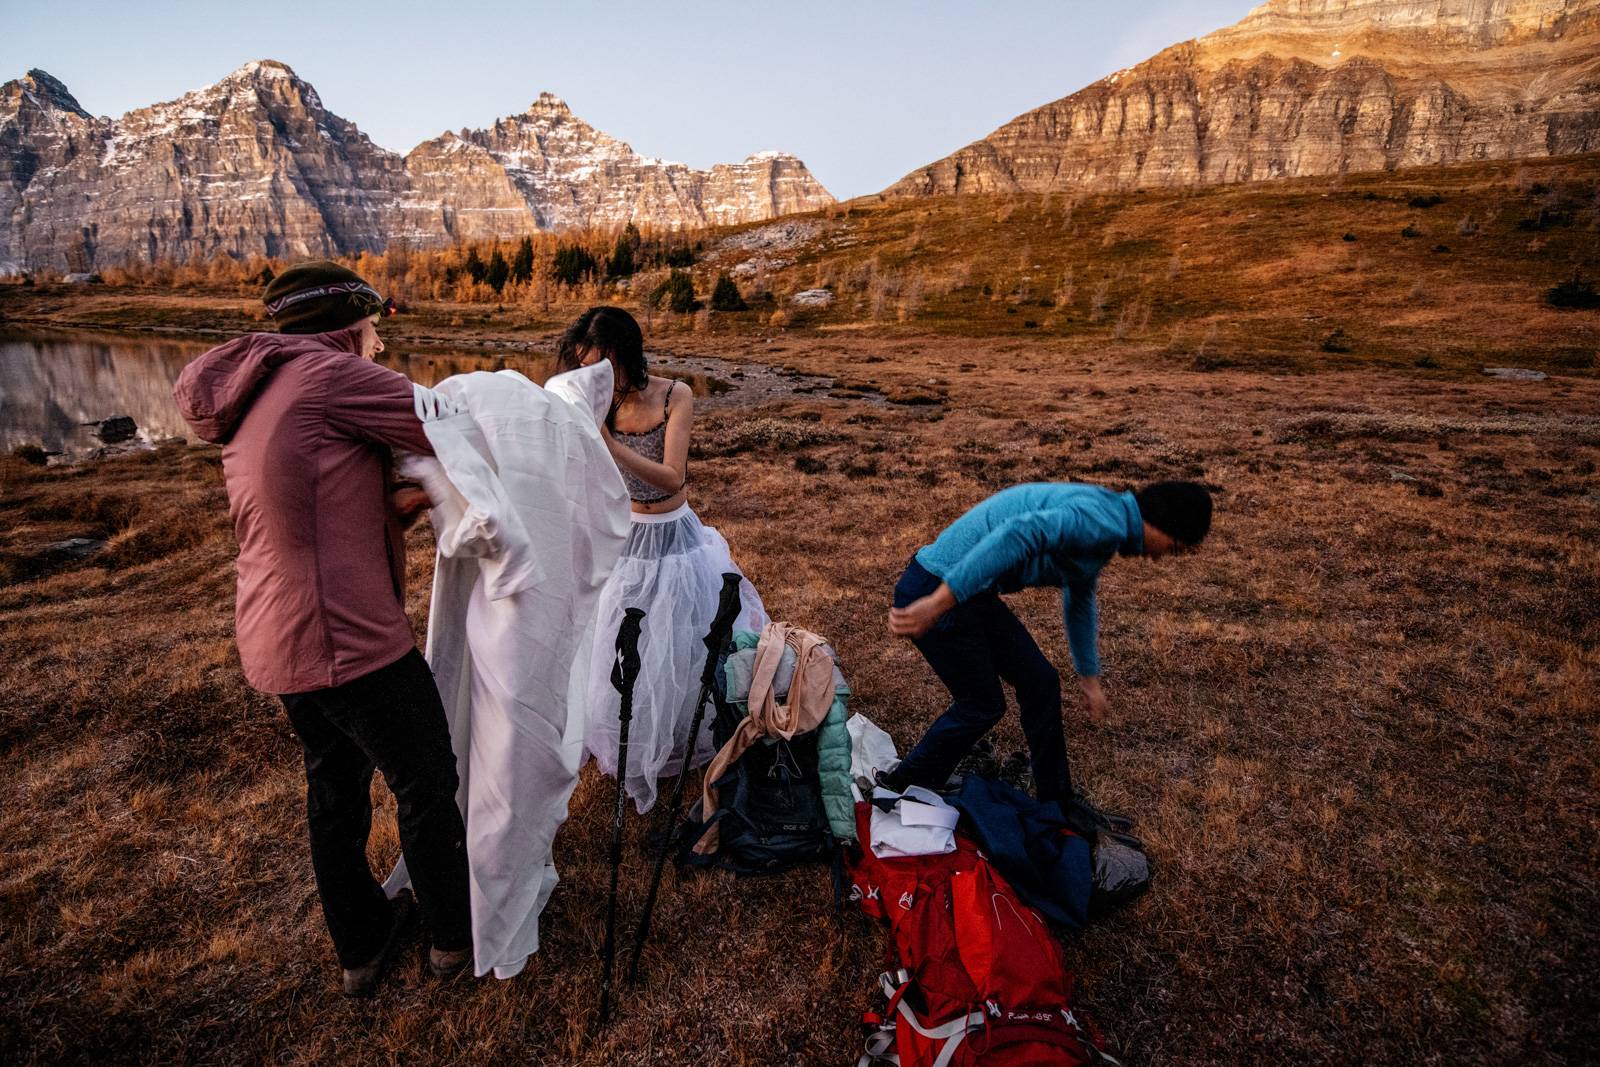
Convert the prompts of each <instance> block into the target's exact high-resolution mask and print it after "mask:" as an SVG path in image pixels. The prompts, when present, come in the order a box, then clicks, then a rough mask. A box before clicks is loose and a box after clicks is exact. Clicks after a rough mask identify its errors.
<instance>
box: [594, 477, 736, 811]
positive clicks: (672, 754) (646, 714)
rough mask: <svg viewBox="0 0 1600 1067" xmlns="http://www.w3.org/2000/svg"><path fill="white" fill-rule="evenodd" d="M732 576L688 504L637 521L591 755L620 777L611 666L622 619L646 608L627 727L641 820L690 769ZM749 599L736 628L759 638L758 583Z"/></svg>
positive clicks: (604, 643) (706, 735) (729, 562)
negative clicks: (714, 629) (693, 732)
mask: <svg viewBox="0 0 1600 1067" xmlns="http://www.w3.org/2000/svg"><path fill="white" fill-rule="evenodd" d="M727 571H733V572H739V568H738V566H737V565H735V564H734V562H733V557H732V555H731V554H730V553H729V551H728V543H727V542H726V541H724V540H723V539H722V535H721V534H719V533H717V531H716V530H713V529H712V528H711V527H709V526H706V525H704V524H703V523H701V521H700V519H699V517H698V516H696V515H695V513H694V512H693V511H692V510H691V509H690V507H689V505H688V504H684V505H683V506H682V507H679V508H676V509H674V510H673V511H669V512H666V513H664V514H660V515H638V514H636V515H634V516H633V525H632V529H631V531H630V532H629V534H628V543H627V546H626V547H625V548H624V549H623V551H622V558H621V559H619V560H618V561H617V565H616V569H615V570H613V571H612V574H611V578H610V580H609V581H607V582H606V585H605V588H604V589H603V590H601V593H600V606H599V611H598V614H597V616H596V619H595V628H596V633H595V642H594V653H593V656H592V659H591V663H590V673H589V705H588V712H587V714H588V721H587V725H586V729H585V733H584V748H585V749H587V751H588V754H589V755H591V756H593V758H594V761H595V763H596V764H597V765H598V766H599V767H600V769H601V770H602V771H603V772H605V773H606V774H607V775H610V776H612V777H615V776H616V773H617V742H618V736H617V734H618V730H617V720H618V714H619V712H620V707H621V699H620V697H619V695H618V693H617V691H616V690H615V689H614V688H612V685H611V665H612V662H613V659H614V656H615V651H616V635H617V628H618V627H619V626H620V625H621V624H622V614H623V611H624V610H625V609H627V608H640V609H642V610H643V611H644V613H645V617H644V625H643V628H642V631H641V635H640V638H639V660H640V666H639V678H638V682H637V683H636V685H635V687H634V693H633V719H632V721H631V722H630V724H629V727H628V775H627V789H628V795H629V796H631V797H632V798H633V801H634V804H635V805H636V806H637V807H638V809H639V811H640V812H641V813H643V812H646V811H649V810H650V808H651V807H652V806H653V805H654V804H655V802H656V780H657V779H658V778H662V777H670V776H671V775H674V774H677V773H678V771H679V770H680V768H681V766H682V759H683V752H684V750H685V749H686V748H687V747H688V740H689V727H690V725H691V723H692V721H693V718H694V710H695V701H696V699H697V698H698V697H699V695H700V671H701V668H702V667H703V666H704V664H705V657H706V648H705V645H704V643H703V641H704V638H705V634H706V630H707V629H708V628H709V627H710V625H711V619H712V617H713V616H714V615H715V614H716V610H717V596H718V594H719V593H720V591H721V589H722V575H723V573H724V572H727ZM740 573H742V572H740ZM740 599H741V601H742V604H741V610H740V613H739V620H738V622H737V623H735V624H734V625H735V628H737V629H744V630H756V631H759V630H760V629H761V628H762V627H763V626H765V625H766V623H767V613H766V610H765V609H764V608H763V607H762V605H761V597H760V596H759V595H758V594H757V593H756V591H755V588H754V587H753V586H752V585H751V584H750V583H749V581H745V582H743V583H742V584H741V585H740ZM711 716H712V711H711V709H710V706H709V704H708V705H707V709H706V714H705V717H704V719H703V722H702V726H701V730H700V736H699V737H698V738H697V739H696V743H695V745H694V755H693V759H692V765H693V766H696V767H698V766H700V765H702V764H704V763H706V762H707V761H708V760H710V758H711V756H712V755H713V749H712V744H711Z"/></svg>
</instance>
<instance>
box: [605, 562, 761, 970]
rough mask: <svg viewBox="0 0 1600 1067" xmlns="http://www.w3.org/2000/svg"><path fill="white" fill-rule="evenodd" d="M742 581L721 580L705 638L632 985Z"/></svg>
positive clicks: (636, 944) (632, 964)
mask: <svg viewBox="0 0 1600 1067" xmlns="http://www.w3.org/2000/svg"><path fill="white" fill-rule="evenodd" d="M739 580H740V579H739V576H738V575H737V574H734V573H733V572H731V571H730V572H729V573H727V574H724V575H723V576H722V593H721V595H720V596H719V597H718V599H717V614H716V617H715V618H713V619H712V620H711V629H709V630H707V631H706V635H705V637H704V638H702V640H703V641H704V643H705V646H706V665H705V666H704V667H703V668H701V670H700V699H699V701H698V702H696V703H695V706H694V719H693V720H692V721H691V722H690V724H689V746H688V748H687V749H686V750H685V751H684V754H683V771H682V772H681V773H680V774H679V775H678V781H677V783H676V784H675V785H673V787H672V803H671V805H669V806H668V808H667V811H668V815H667V836H666V837H664V838H662V839H661V848H660V850H659V851H657V852H656V869H655V873H654V874H652V875H651V876H650V892H649V894H648V895H646V897H645V898H644V914H643V915H641V916H640V917H639V929H638V931H637V932H636V933H635V934H634V935H633V959H632V960H630V961H629V963H628V982H629V984H632V983H634V982H637V981H638V980H639V956H640V955H641V954H642V953H643V952H644V943H645V939H646V938H648V937H649V936H650V914H651V912H653V911H654V910H655V906H656V891H657V890H659V889H660V888H661V872H662V871H663V870H664V869H665V868H666V865H667V853H669V852H671V851H672V838H673V835H674V834H675V833H676V831H677V829H678V814H679V809H680V808H681V807H682V805H683V786H684V783H685V782H687V781H688V780H689V764H690V762H691V761H692V760H693V759H694V746H695V742H696V741H698V740H699V738H700V724H701V723H702V722H703V721H704V720H705V714H706V700H707V699H709V698H710V696H711V686H712V684H713V682H714V680H715V677H716V673H717V657H718V656H720V655H721V654H722V650H723V648H725V647H726V646H727V644H728V641H729V640H730V639H731V638H732V636H733V624H734V622H735V620H737V619H738V618H739Z"/></svg>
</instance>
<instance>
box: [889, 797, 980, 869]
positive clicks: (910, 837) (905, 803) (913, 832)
mask: <svg viewBox="0 0 1600 1067" xmlns="http://www.w3.org/2000/svg"><path fill="white" fill-rule="evenodd" d="M896 797H898V800H896V802H895V805H894V807H892V808H890V809H889V810H888V811H884V810H883V809H882V808H881V807H878V806H877V805H876V804H874V805H873V808H872V852H873V855H876V856H880V857H888V856H939V855H943V854H944V853H946V852H954V851H955V850H956V823H957V821H959V819H960V817H961V816H960V813H959V812H957V811H956V809H955V808H952V807H951V806H950V805H949V804H946V803H945V802H944V798H943V797H941V796H939V794H937V793H935V792H933V791H932V790H929V789H924V788H922V787H921V786H920V785H913V786H909V787H907V789H906V791H905V792H904V793H899V794H897V793H894V792H891V791H890V790H887V789H883V788H881V787H880V788H877V789H874V790H873V791H872V798H873V800H875V801H876V800H889V799H894V798H896Z"/></svg>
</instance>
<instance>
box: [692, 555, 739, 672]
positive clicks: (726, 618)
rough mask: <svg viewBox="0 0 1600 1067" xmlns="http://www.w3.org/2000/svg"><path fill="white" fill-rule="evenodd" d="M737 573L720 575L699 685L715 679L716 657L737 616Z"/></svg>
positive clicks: (731, 632) (719, 653) (723, 645)
mask: <svg viewBox="0 0 1600 1067" xmlns="http://www.w3.org/2000/svg"><path fill="white" fill-rule="evenodd" d="M740 581H741V579H740V577H739V575H737V574H735V573H733V572H732V571H729V572H727V573H726V574H724V575H723V576H722V592H721V593H720V594H719V595H718V597H717V614H716V617H715V618H713V619H712V620H711V629H709V630H707V631H706V636H705V646H706V664H705V666H704V667H702V668H701V669H700V684H701V686H703V687H704V686H710V685H711V684H712V683H713V682H714V681H715V680H716V674H717V657H718V656H720V655H721V654H722V649H723V648H724V647H725V646H726V645H727V643H728V638H729V637H730V636H732V634H733V624H734V622H736V621H737V620H738V618H739V608H740V604H739V582H740Z"/></svg>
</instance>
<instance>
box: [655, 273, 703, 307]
mask: <svg viewBox="0 0 1600 1067" xmlns="http://www.w3.org/2000/svg"><path fill="white" fill-rule="evenodd" d="M663 300H665V301H666V304H667V309H668V310H669V311H674V312H677V313H678V314H679V315H687V314H689V313H690V312H694V311H699V310H700V301H698V300H696V299H695V296H694V279H693V278H691V277H690V276H689V273H688V272H687V271H681V270H675V271H673V272H672V273H671V274H669V275H667V280H666V281H664V282H662V283H661V284H660V285H658V286H656V291H655V292H653V293H651V294H650V303H652V304H654V305H655V306H656V307H660V306H661V302H662V301H663Z"/></svg>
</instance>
